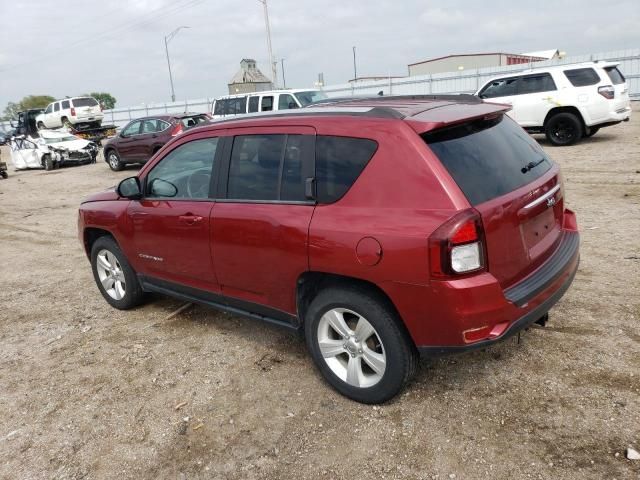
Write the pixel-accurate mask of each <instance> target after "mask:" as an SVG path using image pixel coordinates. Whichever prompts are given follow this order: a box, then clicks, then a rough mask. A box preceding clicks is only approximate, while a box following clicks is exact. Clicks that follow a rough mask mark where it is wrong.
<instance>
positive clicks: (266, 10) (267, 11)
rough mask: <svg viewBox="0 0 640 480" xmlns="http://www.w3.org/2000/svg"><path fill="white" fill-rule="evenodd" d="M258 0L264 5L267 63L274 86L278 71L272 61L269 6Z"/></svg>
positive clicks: (262, 0)
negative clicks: (267, 51)
mask: <svg viewBox="0 0 640 480" xmlns="http://www.w3.org/2000/svg"><path fill="white" fill-rule="evenodd" d="M258 1H259V2H260V3H262V6H263V7H264V24H265V26H266V27H267V47H268V49H269V63H270V64H271V78H272V81H273V86H274V88H275V86H276V84H277V83H278V78H277V74H278V72H277V71H276V62H274V61H273V52H272V51H271V26H270V25H269V8H268V7H267V0H258Z"/></svg>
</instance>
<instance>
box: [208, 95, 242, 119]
mask: <svg viewBox="0 0 640 480" xmlns="http://www.w3.org/2000/svg"><path fill="white" fill-rule="evenodd" d="M241 113H247V97H238V98H222V99H220V100H216V105H215V107H214V110H213V114H214V115H239V114H241Z"/></svg>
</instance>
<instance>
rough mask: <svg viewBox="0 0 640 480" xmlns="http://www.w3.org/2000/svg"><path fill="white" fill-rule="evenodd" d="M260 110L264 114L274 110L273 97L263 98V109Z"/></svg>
mask: <svg viewBox="0 0 640 480" xmlns="http://www.w3.org/2000/svg"><path fill="white" fill-rule="evenodd" d="M260 110H261V111H263V112H270V111H271V110H273V97H262V108H261V109H260Z"/></svg>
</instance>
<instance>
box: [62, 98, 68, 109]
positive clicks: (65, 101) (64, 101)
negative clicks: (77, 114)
mask: <svg viewBox="0 0 640 480" xmlns="http://www.w3.org/2000/svg"><path fill="white" fill-rule="evenodd" d="M62 109H63V110H68V109H69V100H63V101H62Z"/></svg>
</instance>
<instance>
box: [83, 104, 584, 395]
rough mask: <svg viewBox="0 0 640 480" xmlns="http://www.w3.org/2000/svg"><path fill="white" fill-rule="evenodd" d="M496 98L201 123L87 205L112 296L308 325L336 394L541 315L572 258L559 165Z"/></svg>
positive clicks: (395, 385) (562, 287) (388, 385)
mask: <svg viewBox="0 0 640 480" xmlns="http://www.w3.org/2000/svg"><path fill="white" fill-rule="evenodd" d="M506 111H507V108H506V107H505V106H503V105H496V104H490V103H483V102H481V101H480V100H478V99H477V98H475V97H473V96H470V95H465V96H442V97H430V99H425V98H422V97H397V98H392V97H383V98H380V99H370V100H359V101H355V100H354V101H350V102H342V103H340V102H336V103H327V104H324V105H323V106H322V107H317V108H314V109H313V110H308V111H307V110H304V109H300V110H292V111H291V112H289V113H287V114H280V115H276V114H271V115H269V114H266V115H261V116H253V117H251V118H248V117H245V118H244V119H242V118H239V119H234V120H230V121H221V122H212V123H210V124H208V125H206V126H203V127H200V128H196V129H193V130H191V131H188V132H186V133H184V134H183V135H181V136H179V137H177V138H175V139H173V140H172V141H171V142H170V143H169V144H168V145H166V147H165V148H164V149H163V150H162V151H161V152H160V153H159V154H158V155H157V156H156V157H155V158H154V159H153V160H152V161H151V162H149V163H147V164H146V165H145V166H144V167H143V168H142V170H141V171H140V172H139V174H138V175H137V176H135V177H130V178H127V179H125V180H123V181H122V182H120V184H119V185H118V187H117V189H115V190H111V191H106V192H103V193H99V194H96V195H93V196H91V197H89V198H88V199H86V200H85V201H84V203H82V205H81V206H80V210H79V218H78V234H79V239H80V241H81V242H82V245H83V247H84V249H85V251H86V254H87V256H88V257H89V258H90V261H91V265H92V269H93V275H94V278H95V281H96V284H97V286H98V288H99V290H100V292H101V293H102V295H103V297H104V298H105V299H106V301H107V302H108V303H109V304H111V305H112V306H113V307H115V308H119V309H128V308H132V307H133V306H135V305H138V304H139V303H140V302H141V301H142V300H143V298H144V294H145V292H159V293H162V294H167V295H173V296H175V297H177V298H181V299H184V300H188V301H194V302H199V303H202V304H205V305H210V306H213V307H216V308H219V309H222V310H228V311H230V312H233V313H235V314H243V315H246V316H249V317H252V318H256V319H260V320H264V321H267V322H271V323H275V324H279V325H282V326H285V327H289V328H291V329H293V330H296V331H299V332H302V333H304V335H305V338H306V342H307V345H308V348H309V351H310V353H311V356H312V357H313V359H314V361H315V363H316V365H317V366H318V368H319V370H320V372H321V373H322V375H323V376H324V377H325V379H326V380H327V381H328V382H329V383H330V384H331V385H332V386H333V387H335V388H336V389H337V390H338V391H339V392H340V393H342V394H343V395H346V396H347V397H350V398H352V399H354V400H357V401H360V402H365V403H377V402H383V401H385V400H388V399H390V398H391V397H393V396H394V395H395V394H397V393H398V392H399V391H400V390H401V389H402V388H403V386H404V385H405V384H406V383H407V382H408V380H409V379H410V378H411V376H412V374H413V373H414V370H415V368H416V362H417V358H418V353H421V354H423V355H440V354H443V353H453V352H464V351H469V350H475V349H478V348H484V347H487V346H489V345H491V344H493V343H495V342H497V341H500V340H502V339H504V338H507V337H509V336H510V335H513V334H514V333H517V332H519V331H520V330H522V329H523V328H526V327H528V326H529V325H531V324H532V323H534V322H540V323H544V322H545V321H546V318H547V312H548V311H549V309H550V308H551V307H552V306H553V305H554V304H555V303H556V302H557V301H558V300H559V299H560V298H561V297H562V295H563V294H564V293H565V291H566V290H567V288H569V285H570V284H571V282H572V280H573V277H574V275H575V273H576V270H577V268H578V261H579V247H578V245H579V235H578V232H577V225H576V218H575V214H574V213H573V212H572V211H570V210H568V209H567V208H565V198H564V189H563V187H562V178H561V176H560V169H559V167H558V166H557V165H556V164H555V163H554V162H553V161H552V160H551V159H550V158H549V157H548V156H547V154H546V153H545V152H544V150H542V148H541V147H540V146H539V145H538V144H537V143H536V142H535V141H534V140H533V139H531V137H530V136H529V135H528V134H527V133H526V132H525V131H524V130H522V129H521V128H520V127H519V126H518V125H517V124H516V123H515V122H514V121H513V120H512V119H510V118H509V117H508V116H506V115H504V113H505V112H506Z"/></svg>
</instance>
